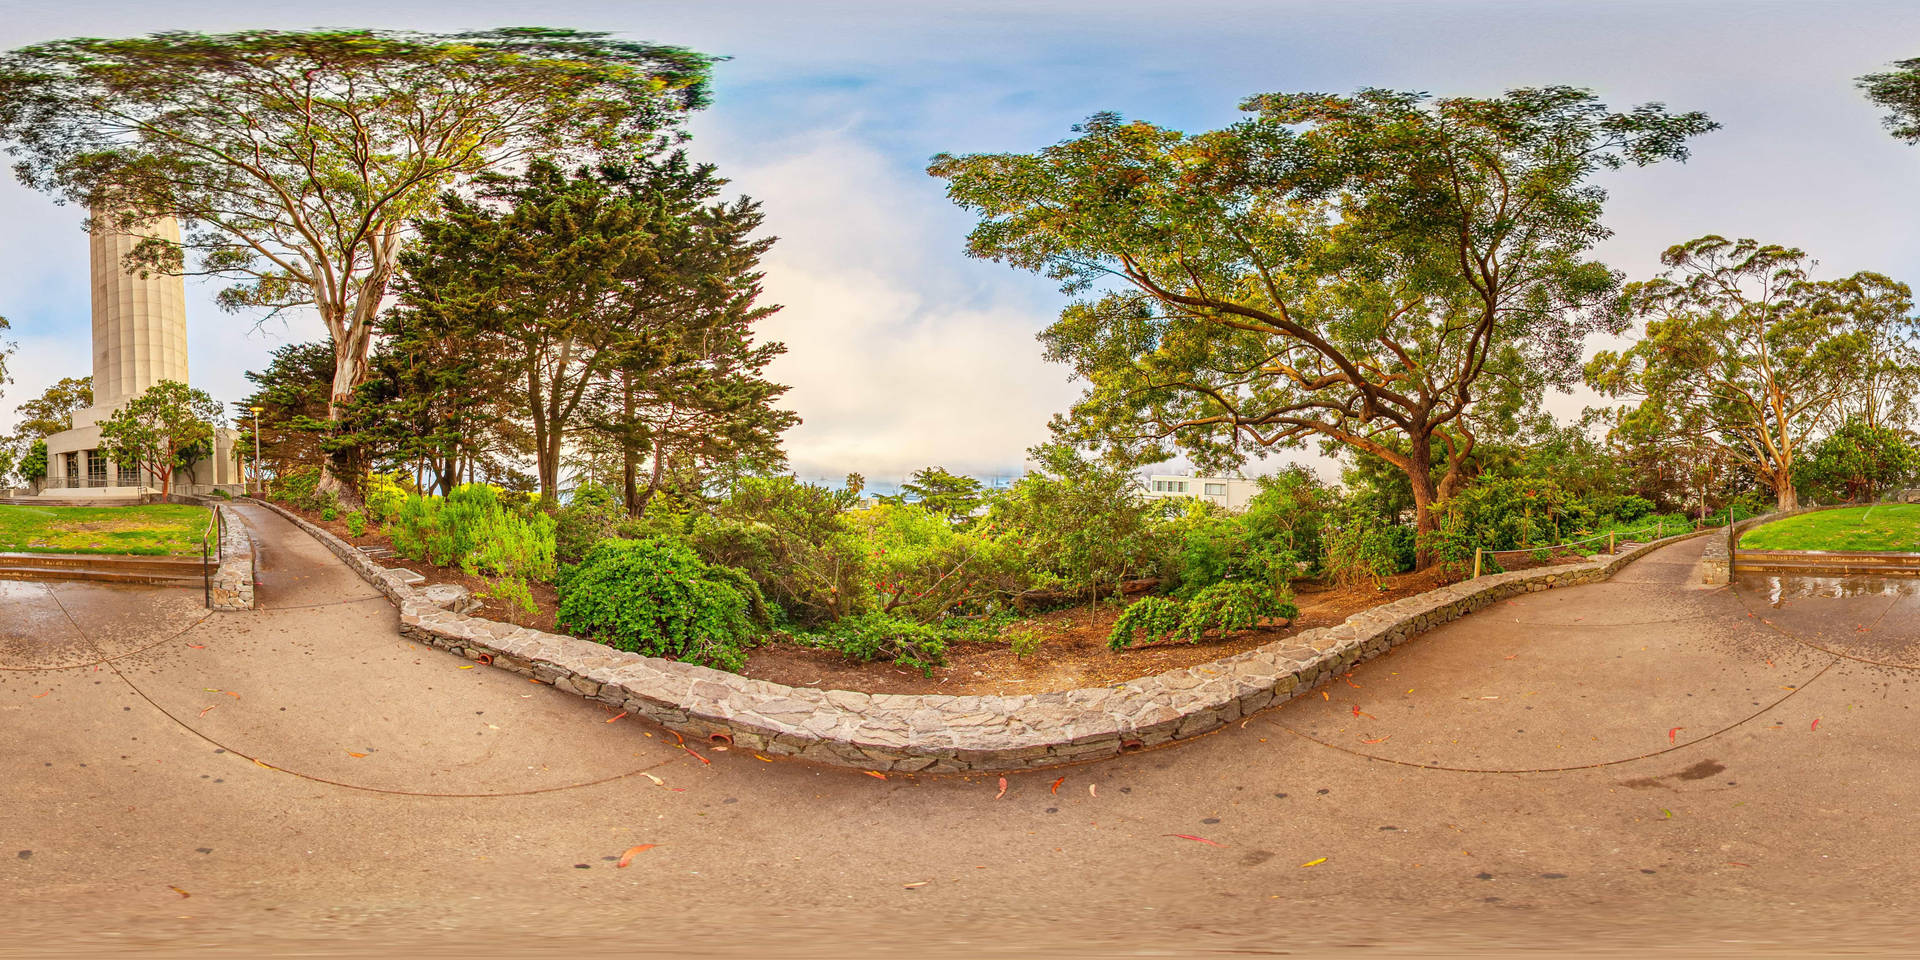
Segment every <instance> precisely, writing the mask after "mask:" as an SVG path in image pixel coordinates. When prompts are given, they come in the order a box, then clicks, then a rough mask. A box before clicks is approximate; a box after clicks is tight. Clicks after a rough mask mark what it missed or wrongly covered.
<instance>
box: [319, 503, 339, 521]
mask: <svg viewBox="0 0 1920 960" xmlns="http://www.w3.org/2000/svg"><path fill="white" fill-rule="evenodd" d="M339 516H340V511H339V510H337V509H335V508H334V506H333V504H331V503H329V504H327V505H326V506H324V507H321V508H320V519H322V520H335V519H338V518H339Z"/></svg>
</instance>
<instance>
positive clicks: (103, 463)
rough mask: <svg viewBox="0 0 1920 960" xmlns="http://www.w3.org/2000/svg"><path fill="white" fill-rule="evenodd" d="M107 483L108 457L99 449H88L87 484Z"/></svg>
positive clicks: (93, 485) (102, 485)
mask: <svg viewBox="0 0 1920 960" xmlns="http://www.w3.org/2000/svg"><path fill="white" fill-rule="evenodd" d="M106 485H107V458H106V457H104V456H101V455H100V451H98V450H88V451H87V486H89V487H104V486H106Z"/></svg>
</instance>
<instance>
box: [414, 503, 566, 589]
mask: <svg viewBox="0 0 1920 960" xmlns="http://www.w3.org/2000/svg"><path fill="white" fill-rule="evenodd" d="M516 500H519V501H520V502H519V503H517V504H516V506H521V507H524V506H526V504H527V501H525V500H524V499H522V498H516ZM388 533H389V534H390V535H391V536H392V537H393V549H394V550H395V551H396V552H397V553H399V554H400V555H401V556H403V557H410V558H412V559H415V560H425V561H427V562H429V563H434V564H438V565H440V566H443V567H452V566H457V567H460V568H461V569H463V570H465V571H466V572H467V573H469V574H476V575H477V574H480V573H482V572H485V573H489V574H491V575H494V576H503V577H505V576H511V577H524V578H527V579H532V580H552V579H553V577H554V574H555V572H556V563H555V560H554V520H553V518H552V517H550V516H547V515H546V514H543V513H539V512H537V511H534V510H531V509H527V510H525V511H524V512H521V511H520V510H517V509H510V508H509V507H507V506H504V505H503V504H502V503H501V501H500V497H499V493H498V491H496V490H495V489H494V488H492V487H490V486H487V485H485V484H476V483H470V484H462V485H461V486H458V487H455V488H453V491H452V492H451V493H449V494H447V496H446V497H444V498H442V497H431V496H428V497H423V496H421V495H419V494H417V493H410V494H408V495H407V496H406V499H405V500H403V501H401V502H400V505H399V509H398V510H397V511H396V512H395V515H394V517H393V520H392V522H391V523H390V524H389V526H388Z"/></svg>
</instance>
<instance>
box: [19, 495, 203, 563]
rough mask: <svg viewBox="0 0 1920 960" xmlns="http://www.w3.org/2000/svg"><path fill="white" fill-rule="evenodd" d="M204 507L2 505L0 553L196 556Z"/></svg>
mask: <svg viewBox="0 0 1920 960" xmlns="http://www.w3.org/2000/svg"><path fill="white" fill-rule="evenodd" d="M212 522H213V514H212V513H211V512H210V511H209V510H207V508H205V507H193V506H186V505H184V504H174V503H156V504H149V505H146V506H138V507H35V506H15V505H11V504H0V553H107V554H115V553H117V554H134V555H140V556H164V555H168V554H180V555H184V554H192V555H195V556H198V555H199V553H200V542H201V537H202V536H203V535H204V534H205V533H206V530H207V525H208V524H209V523H212Z"/></svg>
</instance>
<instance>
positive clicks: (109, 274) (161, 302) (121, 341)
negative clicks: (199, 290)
mask: <svg viewBox="0 0 1920 960" xmlns="http://www.w3.org/2000/svg"><path fill="white" fill-rule="evenodd" d="M93 223H94V228H93V232H92V234H91V235H90V237H89V243H88V246H89V248H90V252H91V254H92V259H93V404H94V407H95V408H96V409H99V410H102V411H106V410H111V409H113V408H115V407H118V406H119V405H120V404H122V403H124V402H126V401H127V400H129V399H132V398H133V397H136V396H139V395H140V394H141V392H143V391H145V390H146V389H147V388H148V387H151V386H153V385H154V384H156V383H159V382H160V381H162V380H178V381H180V382H181V383H186V382H187V291H186V284H185V283H183V282H182V281H181V279H180V278H179V277H177V276H167V275H164V274H159V273H151V272H149V273H148V274H147V275H146V276H145V277H142V276H141V275H140V274H139V273H138V272H135V273H128V272H127V269H126V265H125V263H124V262H123V261H124V258H125V257H126V255H127V254H128V253H129V252H131V251H132V250H133V248H134V247H135V246H136V245H138V244H139V243H140V241H141V240H142V239H144V238H146V237H158V238H159V239H162V240H166V241H168V242H171V243H179V242H180V225H179V224H178V223H176V222H175V221H174V220H173V218H172V217H162V218H159V219H157V220H152V221H148V222H146V223H144V224H141V225H140V226H139V227H138V228H136V230H135V231H134V232H123V231H121V230H118V229H116V228H115V227H114V225H113V222H112V218H111V217H109V216H105V215H102V214H101V213H100V212H98V211H96V212H95V216H94V218H93Z"/></svg>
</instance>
